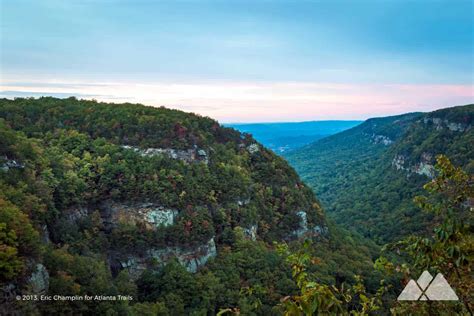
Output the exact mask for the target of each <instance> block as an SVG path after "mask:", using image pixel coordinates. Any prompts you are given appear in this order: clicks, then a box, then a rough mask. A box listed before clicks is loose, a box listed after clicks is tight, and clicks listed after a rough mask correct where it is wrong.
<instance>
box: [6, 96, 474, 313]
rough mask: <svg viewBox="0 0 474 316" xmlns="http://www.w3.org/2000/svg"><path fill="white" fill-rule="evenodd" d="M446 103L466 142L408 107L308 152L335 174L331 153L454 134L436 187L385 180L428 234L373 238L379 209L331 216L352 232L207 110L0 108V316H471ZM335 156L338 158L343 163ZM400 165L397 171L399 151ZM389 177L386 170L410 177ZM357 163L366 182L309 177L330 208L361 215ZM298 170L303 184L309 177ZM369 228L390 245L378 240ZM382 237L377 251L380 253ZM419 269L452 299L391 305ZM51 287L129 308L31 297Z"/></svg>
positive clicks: (45, 101)
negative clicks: (438, 277) (446, 286)
mask: <svg viewBox="0 0 474 316" xmlns="http://www.w3.org/2000/svg"><path fill="white" fill-rule="evenodd" d="M455 111H456V113H455V114H453V113H451V111H449V113H445V112H441V113H444V114H445V115H446V117H447V118H449V120H450V121H449V122H451V123H452V122H455V121H456V120H459V119H461V123H459V124H460V125H455V127H454V128H455V129H456V132H457V133H460V131H461V130H462V131H461V132H462V134H453V133H451V132H454V131H451V130H449V129H448V131H445V130H442V129H441V130H440V129H436V126H435V127H434V132H433V135H434V136H429V135H428V136H426V134H423V133H426V131H424V130H423V129H421V128H419V126H418V125H417V124H421V123H420V120H421V114H409V115H406V116H402V117H399V118H388V119H384V121H385V122H386V124H387V125H386V126H384V125H383V124H379V125H377V124H372V123H373V121H371V120H369V121H367V122H366V123H364V124H362V125H360V126H357V127H355V128H354V129H352V130H348V131H345V132H342V133H341V134H336V135H334V136H331V137H329V138H326V139H322V140H320V141H319V142H320V143H318V142H317V143H315V145H317V146H327V151H326V152H325V151H324V150H322V151H321V153H325V154H326V156H324V157H325V158H324V157H323V158H324V159H327V160H326V163H327V161H329V160H331V159H332V160H334V161H335V162H336V163H337V164H341V165H340V166H339V165H338V168H331V169H332V170H342V172H345V171H347V170H350V169H348V168H350V167H351V165H350V161H344V157H350V156H351V155H352V156H353V157H354V162H356V163H357V162H358V161H360V162H371V161H382V159H384V157H386V155H389V154H390V153H392V152H394V151H396V153H397V154H399V151H402V152H403V153H404V154H405V155H406V157H408V155H410V157H412V158H413V161H416V159H418V158H419V157H421V156H423V153H424V152H426V151H427V150H428V149H427V148H430V147H429V146H432V144H438V142H437V141H436V139H434V138H432V137H451V136H452V135H463V136H459V137H457V138H456V137H455V138H453V140H454V141H453V142H449V143H448V142H446V143H445V144H446V145H444V146H441V147H439V148H438V147H437V148H436V150H437V151H444V152H446V153H448V154H449V155H450V156H452V161H453V162H451V161H450V160H449V159H448V158H447V157H445V156H442V155H437V156H436V157H435V158H433V159H436V162H433V163H434V164H435V167H433V168H434V169H433V170H434V171H433V174H432V175H433V177H432V178H431V179H432V180H431V182H429V181H428V180H429V179H428V178H427V177H426V175H425V177H424V178H423V177H421V176H420V177H418V175H416V176H414V177H411V176H410V177H408V178H407V177H406V176H404V177H401V178H404V179H410V185H411V187H410V186H408V185H405V184H402V183H400V182H396V181H391V179H390V178H384V180H385V181H389V182H388V183H389V185H390V186H392V187H393V186H395V187H396V186H399V187H398V188H396V190H399V189H400V186H402V185H403V186H404V188H405V190H406V192H405V193H403V195H400V196H402V197H403V198H404V199H405V200H404V201H405V202H404V203H406V205H410V207H412V208H413V210H411V211H410V212H412V213H413V218H421V219H423V220H424V222H423V223H424V224H423V225H419V223H418V226H417V227H413V226H409V225H408V226H407V225H397V226H396V227H395V228H392V229H389V230H383V229H381V228H380V226H376V225H380V223H379V222H378V221H379V220H380V218H381V219H382V220H386V217H385V216H384V215H383V213H381V212H379V213H378V214H377V215H378V216H375V215H374V213H370V212H367V211H366V209H369V210H370V208H369V207H362V208H360V209H359V211H358V212H354V211H352V212H353V213H341V214H342V215H343V216H344V218H345V219H346V220H352V221H354V222H353V224H352V225H354V227H357V228H358V229H356V230H352V229H351V227H352V226H351V225H347V223H348V222H344V221H343V220H341V218H340V217H338V213H337V209H335V206H337V205H339V204H337V203H343V202H335V203H336V204H333V205H332V204H327V205H328V206H325V205H326V204H325V203H327V201H330V199H331V195H327V194H326V195H325V194H324V192H325V191H324V190H322V189H321V187H319V186H315V190H316V192H317V194H318V195H321V196H322V197H323V200H322V202H320V201H319V200H318V199H317V198H316V196H315V194H314V193H313V191H312V189H311V188H310V187H309V186H307V185H305V183H304V182H303V181H302V180H301V179H300V177H299V176H298V174H297V173H296V171H295V170H294V169H293V168H292V167H291V166H290V165H289V164H288V163H287V162H286V161H285V160H284V159H283V158H281V157H279V156H277V155H275V154H274V153H273V152H272V151H271V150H269V149H266V148H265V147H264V146H263V145H261V144H260V143H258V142H257V141H255V140H254V139H253V137H252V136H251V135H249V134H241V133H239V132H237V131H235V130H234V129H231V128H226V127H222V126H220V125H219V124H218V123H217V122H216V121H214V120H212V119H210V118H207V117H201V116H198V115H194V114H189V113H184V112H180V111H175V110H168V109H166V108H153V107H146V106H143V105H139V104H107V103H100V102H97V101H86V100H77V99H76V98H68V99H57V98H51V97H42V98H39V99H34V98H27V99H23V98H17V99H14V100H7V99H2V100H0V188H1V189H0V247H1V249H2V252H1V255H0V287H1V293H0V294H1V298H0V299H1V302H2V304H1V308H2V310H1V313H2V314H9V313H14V312H19V313H21V314H28V315H55V314H74V315H263V314H272V315H318V314H352V315H354V314H355V315H370V314H388V313H392V314H406V313H407V312H409V313H418V314H423V313H429V310H430V309H432V308H437V310H439V311H441V312H442V314H446V315H452V313H461V314H462V313H468V312H469V311H470V310H472V287H473V284H472V280H471V279H470V278H469V275H470V274H471V273H472V271H471V266H472V254H473V252H472V250H473V249H472V245H473V244H474V243H473V242H472V241H473V240H472V237H473V236H472V204H469V203H472V196H473V192H472V190H473V188H472V171H471V170H472V159H471V160H469V159H468V158H469V157H472V152H471V150H472V149H471V147H469V146H468V145H469V142H470V141H472V134H471V133H472V130H470V129H469V128H468V127H467V126H469V127H470V126H471V125H470V124H471V121H470V119H471V118H472V107H471V106H469V107H465V108H459V109H455ZM458 112H459V113H458ZM430 115H431V116H430ZM466 115H467V116H466ZM438 116H439V113H436V115H434V114H429V115H428V116H426V117H425V119H426V120H425V121H426V123H424V122H425V121H423V120H422V121H421V122H423V124H426V125H427V128H432V126H431V125H433V124H438V123H439V121H437V120H435V121H434V120H433V118H438ZM413 120H415V121H413ZM433 122H434V123H433ZM436 122H438V123H436ZM456 122H457V121H456ZM446 124H448V123H446ZM450 126H452V125H450ZM425 128H426V126H425ZM359 130H362V133H359V134H357V133H358V132H357V131H359ZM354 131H355V132H357V133H355V132H354ZM410 133H414V134H413V136H410V137H406V135H411V134H410ZM340 135H343V136H344V137H342V139H346V140H347V141H348V142H351V141H352V144H355V140H358V141H359V143H357V144H360V146H363V145H364V144H365V145H367V146H369V148H373V150H361V149H360V147H358V146H350V147H351V149H352V150H359V152H358V153H357V154H354V153H351V152H350V151H349V149H347V147H345V146H346V145H345V144H344V143H339V144H336V145H331V142H334V141H338V140H340V139H341V136H340ZM361 135H362V136H364V135H366V136H367V135H369V137H368V139H369V140H367V137H365V138H364V137H362V136H361ZM374 135H379V136H380V135H382V136H384V137H387V139H391V140H393V146H389V147H387V146H385V145H383V144H382V145H383V146H385V147H382V145H380V139H382V140H384V139H385V138H380V137H378V138H377V137H375V136H374ZM417 135H418V136H419V139H421V140H423V142H422V143H421V145H420V144H419V141H417V146H419V147H420V146H422V147H420V148H421V149H420V150H418V149H417V148H415V149H417V150H415V149H414V148H413V146H412V145H410V143H409V140H416V139H417V138H416V136H417ZM423 135H425V136H423ZM430 135H431V134H430ZM466 135H467V136H466ZM351 137H352V138H351ZM374 139H375V140H374ZM385 140H386V139H385ZM385 143H387V142H385ZM390 144H391V143H390ZM370 146H371V147H370ZM454 146H458V148H457V149H456V148H454ZM308 148H311V147H308ZM330 149H334V150H338V151H339V152H340V155H338V157H339V158H338V159H334V158H331V156H330V155H336V154H335V153H330V152H329V150H330ZM302 150H306V148H304V149H302ZM417 153H418V155H419V156H418V158H417V156H416V154H417ZM299 155H301V153H300V154H299ZM346 155H347V156H346ZM295 157H297V156H295ZM299 157H301V156H299ZM463 159H464V160H463ZM290 161H292V163H294V160H292V159H291V157H290ZM463 161H464V162H463ZM312 163H313V164H314V162H312ZM323 163H324V160H321V164H323ZM405 163H406V164H407V165H405V164H404V165H403V166H402V167H404V168H405V167H406V168H408V167H407V166H409V164H410V162H409V161H408V158H407V161H406V162H405ZM412 164H413V162H412ZM457 165H461V166H462V167H463V168H464V169H465V170H466V171H463V170H462V169H461V168H459V167H457ZM382 166H383V165H382ZM392 167H393V172H392V174H395V176H393V177H398V178H400V177H399V176H396V173H397V172H400V173H401V172H407V171H406V170H405V169H401V168H400V170H397V169H396V168H395V167H394V166H392ZM297 168H298V165H297ZM326 169H327V166H326ZM417 170H418V169H416V170H415V169H413V170H412V169H409V171H410V172H412V171H413V172H415V171H417ZM430 170H431V169H430ZM369 171H371V172H377V171H380V170H379V169H377V168H373V166H371V165H370V164H368V163H367V164H364V163H360V164H359V165H358V169H357V174H358V175H359V177H360V175H361V174H362V173H367V174H368V175H366V178H356V177H354V173H350V174H349V175H343V174H342V175H338V176H337V177H333V182H331V181H329V180H324V181H322V180H321V178H316V179H319V180H317V181H319V182H317V183H320V184H321V185H325V186H329V187H327V190H328V192H332V190H337V192H339V193H338V194H339V198H340V199H341V200H340V201H344V200H343V198H344V195H343V194H348V195H350V196H351V199H352V200H353V203H352V205H355V206H359V205H363V204H360V203H367V202H364V199H365V198H366V195H364V194H362V192H367V191H366V190H367V188H370V187H371V186H370V185H376V184H367V183H364V182H362V181H369V180H371V179H372V180H373V178H370V175H371V174H372V173H370V172H369ZM300 172H301V171H300ZM301 174H303V175H304V177H306V178H307V179H305V180H306V181H308V183H309V184H310V185H312V186H314V185H315V181H314V178H310V177H308V174H310V173H309V172H301ZM323 176H324V174H323ZM318 177H321V175H319V174H318ZM351 177H353V178H351ZM344 179H353V181H354V185H355V186H354V187H355V188H353V189H351V187H349V188H347V187H344V186H343V183H342V182H343V180H344ZM361 179H362V180H361ZM412 179H416V181H412ZM341 181H342V182H341ZM400 181H401V180H400ZM425 183H428V184H426V185H425V186H424V189H423V185H424V184H425ZM356 184H357V185H356ZM330 186H332V188H331V187H330ZM346 186H347V184H346ZM376 187H377V191H378V192H379V194H386V197H387V198H386V201H387V202H386V203H393V204H396V203H397V200H396V199H391V198H392V195H391V193H390V192H389V191H387V189H386V188H384V189H383V190H381V189H380V188H381V187H380V186H379V185H378V186H377V185H376ZM389 188H390V187H389ZM355 189H357V190H361V191H351V190H355ZM364 190H365V191H364ZM374 190H375V189H374ZM394 190H395V189H394ZM425 190H426V192H425ZM424 192H425V193H424ZM416 195H418V197H417V198H416V199H415V202H413V198H414V197H415V196H416ZM409 198H410V201H408V199H409ZM338 201H339V200H338ZM369 201H370V200H369ZM409 203H412V204H409ZM334 205H335V206H334ZM469 205H471V206H470V209H469ZM387 207H389V206H387ZM325 208H327V210H328V214H329V218H328V217H327V214H326V212H325ZM346 209H347V208H344V210H346ZM347 210H348V211H351V209H347ZM422 210H424V211H422ZM348 214H350V215H348ZM413 218H411V219H410V221H413ZM369 219H370V221H369ZM427 219H429V220H427ZM371 221H373V222H371ZM408 222H409V221H408ZM382 223H383V221H382ZM340 224H342V227H341V225H340ZM415 224H416V223H415ZM358 225H360V226H358ZM344 226H345V228H344ZM412 228H414V229H412ZM410 229H411V230H410ZM367 231H369V232H373V234H374V235H371V234H372V233H369V234H368V233H367ZM379 231H387V232H388V234H389V235H384V234H381V235H376V233H377V232H379ZM407 231H409V232H410V234H407V233H406V232H407ZM391 232H395V234H393V233H391ZM432 232H435V233H434V235H433V234H432ZM372 236H376V238H370V237H372ZM385 241H387V242H390V243H389V244H387V245H385V246H383V245H384V243H385ZM382 246H383V247H382ZM424 269H430V271H431V272H433V273H434V272H442V273H443V274H444V275H445V276H446V277H447V278H448V280H449V282H450V284H452V285H453V286H456V289H457V291H458V295H459V297H460V301H459V302H457V303H453V304H448V305H446V304H445V305H443V304H438V303H436V304H435V307H433V305H432V304H430V305H426V304H421V305H420V304H418V305H416V304H415V305H414V304H410V303H395V302H396V297H397V295H398V294H399V293H400V291H401V290H402V288H403V285H404V284H406V282H408V280H409V278H410V277H415V275H419V273H421V271H423V270H424ZM54 295H67V296H73V297H82V298H83V297H89V296H91V297H95V296H96V295H98V296H101V297H115V296H117V295H120V296H122V297H126V298H127V299H124V300H118V301H113V300H100V301H95V300H83V299H78V300H60V299H59V300H50V301H43V300H41V299H39V298H41V297H54ZM470 295H471V296H470ZM18 296H19V297H20V298H24V299H20V300H18V299H15V298H16V297H18Z"/></svg>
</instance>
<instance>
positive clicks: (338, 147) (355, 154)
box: [287, 104, 474, 245]
mask: <svg viewBox="0 0 474 316" xmlns="http://www.w3.org/2000/svg"><path fill="white" fill-rule="evenodd" d="M433 118H434V119H436V122H438V124H441V125H436V124H435V123H433ZM473 121H474V105H472V104H471V105H465V106H459V107H453V108H447V109H443V110H439V111H434V112H431V113H426V114H422V113H411V114H405V115H400V116H393V117H385V118H376V119H370V120H367V121H366V122H364V123H363V124H361V125H359V126H357V127H355V128H352V129H350V130H347V131H344V132H342V133H339V134H336V135H333V136H330V137H327V138H324V139H322V140H319V141H317V142H315V143H314V144H312V145H309V146H307V147H305V148H303V149H300V150H297V151H294V152H291V153H289V154H288V155H287V158H288V160H289V162H290V163H291V164H292V165H293V166H294V167H295V169H296V170H297V171H298V172H299V174H300V175H301V176H302V178H303V180H305V181H306V182H307V183H308V184H309V185H310V186H311V187H312V188H313V189H314V190H315V192H316V194H317V196H318V198H319V199H320V200H321V204H322V205H323V207H324V208H325V210H326V211H327V213H328V216H329V217H330V218H332V219H333V220H334V221H335V223H336V224H338V225H342V226H343V227H345V228H347V229H353V230H356V231H357V232H359V233H361V234H362V235H363V236H364V237H368V238H370V239H371V240H373V241H375V242H377V243H378V244H381V245H382V244H385V243H386V242H390V241H395V240H398V239H400V238H403V237H405V236H408V235H410V234H412V233H419V234H425V233H427V232H428V231H427V230H426V227H428V226H429V224H430V222H431V221H432V220H433V215H432V214H431V213H423V212H418V211H417V209H416V207H415V205H414V204H413V203H412V198H413V196H415V195H418V194H420V193H421V190H422V186H423V184H424V183H425V182H426V179H427V178H426V176H425V175H420V174H417V173H415V172H414V171H413V170H412V168H413V169H416V168H417V167H419V164H420V162H424V163H426V164H434V161H433V158H434V157H435V156H436V155H437V154H446V155H447V156H449V157H452V158H451V159H452V160H453V162H454V163H456V164H457V165H460V166H463V167H464V168H465V169H466V171H467V172H468V173H472V171H474V169H473V167H474V165H473V161H474V159H473V157H474V149H473V148H474V146H472V143H473V139H474V129H473V128H472V122H473ZM448 124H452V125H454V127H455V128H456V126H457V125H458V124H460V126H461V127H464V128H465V129H464V130H462V131H461V130H458V131H456V130H452V129H450V128H449V127H448ZM468 126H471V128H467V127H468ZM377 137H379V138H378V139H377ZM380 137H385V138H386V139H388V140H390V141H392V143H390V144H388V145H384V144H383V142H382V141H381V138H380ZM397 157H403V167H404V168H406V169H408V170H397V167H396V166H395V163H394V162H395V161H396V159H397ZM430 157H431V158H430ZM393 223H397V225H393Z"/></svg>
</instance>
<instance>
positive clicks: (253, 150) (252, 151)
mask: <svg viewBox="0 0 474 316" xmlns="http://www.w3.org/2000/svg"><path fill="white" fill-rule="evenodd" d="M247 151H248V152H249V153H250V154H255V153H258V152H259V151H260V147H259V146H258V144H252V145H249V146H248V147H247Z"/></svg>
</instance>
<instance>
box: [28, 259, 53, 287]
mask: <svg viewBox="0 0 474 316" xmlns="http://www.w3.org/2000/svg"><path fill="white" fill-rule="evenodd" d="M28 284H29V285H30V287H31V291H32V293H34V294H42V293H46V291H47V290H48V287H49V273H48V270H46V268H45V266H44V265H42V264H41V263H38V264H37V265H36V266H35V270H34V271H33V273H32V274H31V276H30V278H29V279H28Z"/></svg>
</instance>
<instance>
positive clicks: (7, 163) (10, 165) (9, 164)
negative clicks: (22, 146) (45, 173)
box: [0, 156, 25, 171]
mask: <svg viewBox="0 0 474 316" xmlns="http://www.w3.org/2000/svg"><path fill="white" fill-rule="evenodd" d="M2 160H3V161H4V162H3V163H1V164H0V170H3V171H8V170H10V169H14V168H18V169H22V168H25V165H24V164H22V163H20V162H18V161H16V160H14V159H8V157H7V156H2V157H0V161H2Z"/></svg>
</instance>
